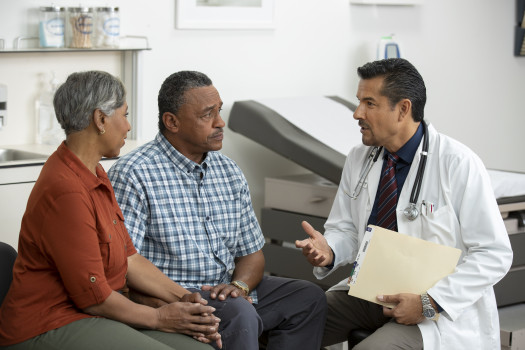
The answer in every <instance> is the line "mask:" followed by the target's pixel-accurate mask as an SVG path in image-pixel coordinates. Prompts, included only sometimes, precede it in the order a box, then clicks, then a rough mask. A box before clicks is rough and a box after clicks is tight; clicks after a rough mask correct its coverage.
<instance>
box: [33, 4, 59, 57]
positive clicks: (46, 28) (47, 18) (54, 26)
mask: <svg viewBox="0 0 525 350" xmlns="http://www.w3.org/2000/svg"><path fill="white" fill-rule="evenodd" d="M64 17H65V8H63V7H58V6H49V7H40V14H39V23H38V28H39V38H40V47H64Z"/></svg>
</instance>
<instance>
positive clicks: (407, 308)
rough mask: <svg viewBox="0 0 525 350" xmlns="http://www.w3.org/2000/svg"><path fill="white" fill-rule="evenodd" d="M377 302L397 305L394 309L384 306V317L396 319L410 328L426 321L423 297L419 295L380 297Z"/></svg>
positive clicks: (403, 294)
mask: <svg viewBox="0 0 525 350" xmlns="http://www.w3.org/2000/svg"><path fill="white" fill-rule="evenodd" d="M377 300H379V301H382V302H385V303H394V304H397V305H396V306H395V307H394V308H388V307H386V306H383V315H385V316H387V317H392V318H394V319H395V321H396V322H397V323H400V324H404V325H407V326H408V325H414V324H418V323H420V322H423V321H424V320H425V316H423V305H422V304H421V296H419V295H417V294H411V293H400V294H394V295H378V296H377Z"/></svg>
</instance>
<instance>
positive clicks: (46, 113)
mask: <svg viewBox="0 0 525 350" xmlns="http://www.w3.org/2000/svg"><path fill="white" fill-rule="evenodd" d="M51 76H52V77H51V80H50V81H49V83H47V84H44V88H43V89H42V92H41V93H40V95H39V96H38V98H37V100H36V118H37V120H36V126H37V129H36V143H39V144H45V145H55V146H56V145H59V144H60V142H62V141H63V140H64V138H65V135H64V131H63V130H62V128H61V126H60V124H59V123H58V120H57V118H56V115H55V108H54V107H53V97H54V96H55V92H56V91H57V89H58V86H59V85H60V84H59V82H58V80H57V79H56V77H55V73H54V72H51Z"/></svg>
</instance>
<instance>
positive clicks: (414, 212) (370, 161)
mask: <svg viewBox="0 0 525 350" xmlns="http://www.w3.org/2000/svg"><path fill="white" fill-rule="evenodd" d="M421 123H422V124H423V148H422V150H421V160H420V161H419V167H418V168H417V173H416V181H414V186H412V192H411V193H410V202H409V204H408V206H407V207H406V208H405V210H403V214H404V215H405V216H406V217H407V218H408V220H410V221H413V220H415V219H416V218H417V217H418V216H419V209H417V207H416V203H417V200H418V198H419V192H420V191H421V184H422V182H423V174H424V173H425V166H426V163H427V156H428V127H427V124H426V123H425V122H424V121H423V122H421ZM382 149H383V146H374V147H372V150H371V151H370V154H369V155H368V157H367V160H366V163H365V166H364V168H363V170H361V174H360V175H359V181H358V182H357V185H356V186H355V189H354V192H353V193H352V195H351V196H350V198H352V199H357V197H358V196H359V194H360V193H361V190H362V189H363V187H364V186H365V182H366V179H367V177H368V173H369V172H370V169H372V166H374V163H375V162H376V161H377V159H378V158H379V154H380V153H381V150H382Z"/></svg>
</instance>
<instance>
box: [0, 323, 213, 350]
mask: <svg viewBox="0 0 525 350" xmlns="http://www.w3.org/2000/svg"><path fill="white" fill-rule="evenodd" d="M0 349H2V350H59V349H60V350H93V349H97V350H105V349H107V350H110V349H111V350H120V349H122V350H124V349H125V350H129V349H144V350H173V349H177V350H212V349H213V348H212V347H211V346H209V345H207V344H203V343H201V342H198V341H197V340H194V339H193V338H191V337H189V336H186V335H183V334H175V333H165V332H159V331H151V330H136V329H134V328H132V327H129V326H127V325H125V324H123V323H120V322H116V321H112V320H108V319H106V318H85V319H82V320H79V321H75V322H73V323H70V324H68V325H65V326H63V327H60V328H58V329H54V330H52V331H49V332H46V333H44V334H41V335H39V336H36V337H34V338H31V339H29V340H26V341H24V342H22V343H19V344H15V345H11V346H6V347H1V346H0Z"/></svg>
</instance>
